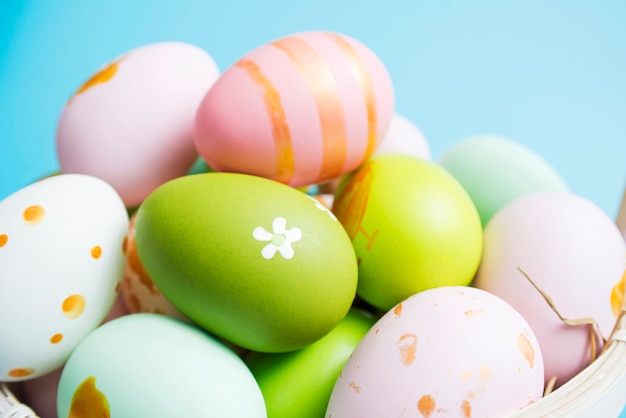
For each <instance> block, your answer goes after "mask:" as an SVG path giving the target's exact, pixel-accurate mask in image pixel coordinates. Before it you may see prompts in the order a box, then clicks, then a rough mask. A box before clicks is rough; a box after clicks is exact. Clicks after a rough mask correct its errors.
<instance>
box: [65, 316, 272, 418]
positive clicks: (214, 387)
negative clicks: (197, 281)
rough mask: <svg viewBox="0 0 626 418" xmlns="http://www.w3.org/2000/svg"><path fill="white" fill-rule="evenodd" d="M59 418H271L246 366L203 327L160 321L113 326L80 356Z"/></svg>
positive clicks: (70, 364) (75, 355) (72, 364)
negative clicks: (94, 417) (97, 417)
mask: <svg viewBox="0 0 626 418" xmlns="http://www.w3.org/2000/svg"><path fill="white" fill-rule="evenodd" d="M57 412H58V416H59V417H68V416H69V417H75V416H76V417H84V416H99V417H108V416H111V417H232V418H265V417H266V416H267V414H266V411H265V404H264V402H263V395H262V394H261V390H260V389H259V386H258V385H257V383H256V382H255V380H254V377H253V376H252V374H251V373H250V371H249V370H248V368H247V367H246V366H245V364H244V363H243V361H242V360H241V359H240V358H239V357H238V356H237V355H236V354H235V353H233V352H232V351H231V350H230V349H228V348H227V347H226V346H224V345H223V344H221V343H220V342H219V341H217V340H216V339H215V338H213V337H212V336H210V335H209V334H207V333H205V332H204V331H202V330H200V329H199V328H197V327H195V326H193V325H191V324H189V323H186V322H183V321H179V320H177V319H174V318H170V317H167V316H164V315H156V314H146V313H140V314H134V315H127V316H123V317H121V318H117V319H114V320H113V321H110V322H108V323H106V324H104V325H102V326H101V327H99V328H98V329H96V330H95V331H94V332H92V333H91V334H89V335H88V336H87V337H86V338H85V339H84V340H83V341H81V343H80V344H79V345H78V346H77V347H76V350H74V351H73V352H72V355H71V356H70V358H69V359H68V361H67V363H66V365H65V367H64V368H63V372H62V374H61V379H60V382H59V391H58V403H57Z"/></svg>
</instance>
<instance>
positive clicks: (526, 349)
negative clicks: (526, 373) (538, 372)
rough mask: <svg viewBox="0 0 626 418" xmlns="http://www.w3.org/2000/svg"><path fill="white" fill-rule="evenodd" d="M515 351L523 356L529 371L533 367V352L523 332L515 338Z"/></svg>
mask: <svg viewBox="0 0 626 418" xmlns="http://www.w3.org/2000/svg"><path fill="white" fill-rule="evenodd" d="M517 349H518V350H519V351H520V352H521V353H522V354H523V355H524V359H526V361H527V362H528V365H529V367H530V368H531V369H532V368H533V367H535V350H534V349H533V346H532V344H531V343H530V341H529V340H528V337H527V336H526V335H525V334H524V333H523V332H520V334H519V335H518V336H517Z"/></svg>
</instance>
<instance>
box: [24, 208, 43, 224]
mask: <svg viewBox="0 0 626 418" xmlns="http://www.w3.org/2000/svg"><path fill="white" fill-rule="evenodd" d="M45 214H46V211H45V210H44V208H43V207H42V206H40V205H33V206H29V207H27V208H26V209H24V213H23V214H22V216H23V217H24V220H25V221H26V223H28V224H29V225H36V224H38V223H39V222H41V221H42V220H43V218H44V216H45Z"/></svg>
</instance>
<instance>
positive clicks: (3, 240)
mask: <svg viewBox="0 0 626 418" xmlns="http://www.w3.org/2000/svg"><path fill="white" fill-rule="evenodd" d="M8 241H9V236H8V235H7V234H0V248H1V247H4V246H5V245H6V244H7V242H8Z"/></svg>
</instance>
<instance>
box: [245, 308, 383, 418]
mask: <svg viewBox="0 0 626 418" xmlns="http://www.w3.org/2000/svg"><path fill="white" fill-rule="evenodd" d="M377 319H378V318H377V317H376V316H373V315H372V314H369V313H368V312H366V311H363V310H360V309H356V308H353V309H351V310H350V312H348V314H347V315H346V317H345V318H344V319H343V320H342V321H341V322H340V323H339V324H338V325H337V326H336V327H335V328H334V329H333V330H332V331H331V332H329V333H328V334H327V335H326V336H324V337H323V338H321V339H320V340H318V341H316V342H314V343H312V344H310V345H308V346H306V347H304V348H302V349H300V350H295V351H290V352H288V353H258V352H250V353H249V354H248V355H247V356H246V357H245V359H244V360H245V362H246V364H247V365H248V367H249V368H250V370H251V371H252V374H253V375H254V378H255V379H256V381H257V383H258V384H259V387H260V388H261V392H262V393H263V398H264V399H265V405H266V407H267V416H268V418H293V417H298V418H319V417H323V416H324V413H325V412H326V408H327V406H328V401H329V400H330V395H331V393H332V391H333V387H334V385H335V382H336V380H337V378H338V377H339V374H340V373H341V369H342V368H343V366H344V365H345V363H346V362H347V361H348V358H349V357H350V355H351V354H352V352H353V351H354V349H355V348H356V347H357V345H358V344H359V342H360V341H361V340H362V339H363V337H364V336H365V334H366V333H367V331H369V329H370V328H371V327H372V326H373V325H374V323H376V320H377Z"/></svg>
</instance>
